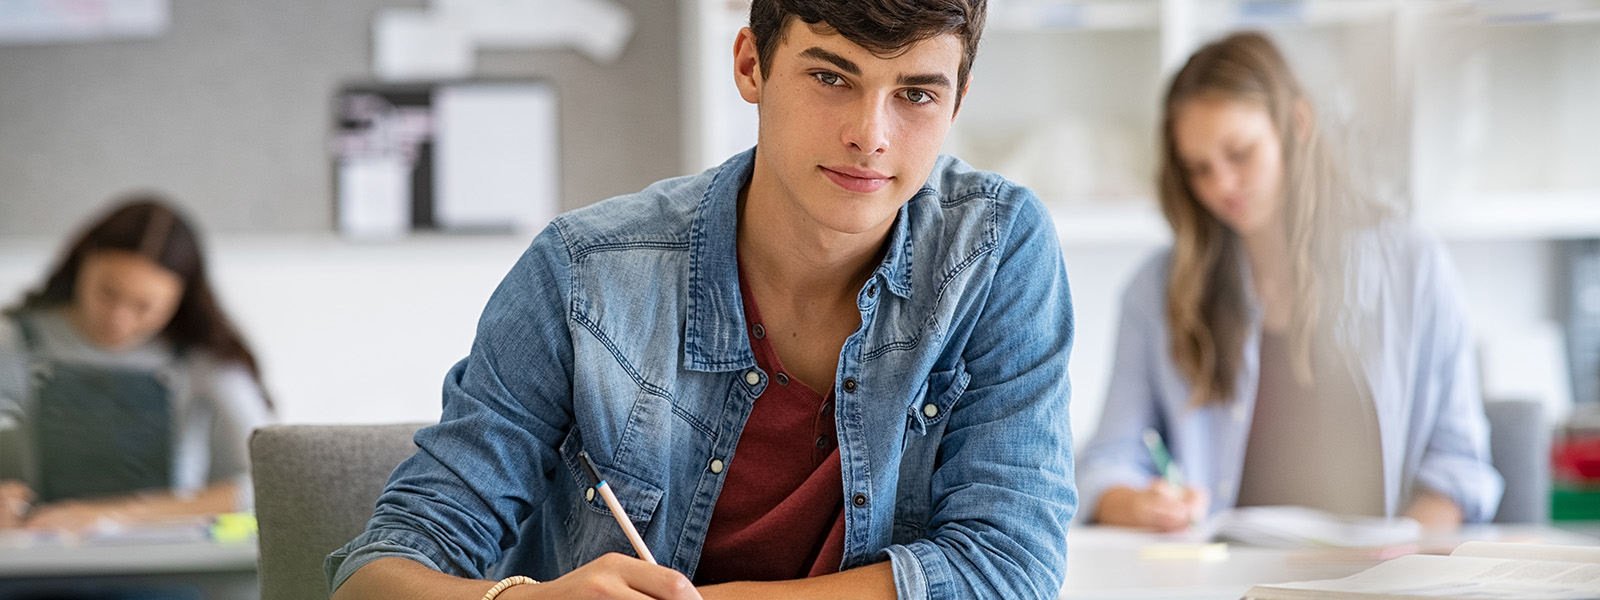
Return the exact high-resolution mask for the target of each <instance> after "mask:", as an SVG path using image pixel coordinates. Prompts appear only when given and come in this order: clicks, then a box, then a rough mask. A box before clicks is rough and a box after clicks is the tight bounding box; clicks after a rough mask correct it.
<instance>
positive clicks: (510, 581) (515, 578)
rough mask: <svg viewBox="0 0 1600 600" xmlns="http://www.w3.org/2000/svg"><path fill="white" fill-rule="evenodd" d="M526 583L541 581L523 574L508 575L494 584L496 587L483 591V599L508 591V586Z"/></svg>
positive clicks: (491, 598) (490, 599) (489, 599)
mask: <svg viewBox="0 0 1600 600" xmlns="http://www.w3.org/2000/svg"><path fill="white" fill-rule="evenodd" d="M524 583H539V582H537V581H534V580H533V578H531V577H524V576H522V575H512V576H510V577H507V578H505V579H501V580H500V583H496V584H494V587H492V588H489V591H487V592H484V593H483V600H494V599H495V597H497V596H499V595H500V592H504V591H506V589H507V588H510V587H511V586H515V585H522V584H524Z"/></svg>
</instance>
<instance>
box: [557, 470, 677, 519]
mask: <svg viewBox="0 0 1600 600" xmlns="http://www.w3.org/2000/svg"><path fill="white" fill-rule="evenodd" d="M594 468H595V470H596V471H599V473H600V477H602V478H604V479H605V482H606V487H609V488H611V493H613V494H616V496H617V503H619V504H621V505H622V510H623V511H624V512H626V513H628V520H629V521H633V522H634V523H649V522H650V518H651V517H652V516H653V515H654V514H655V512H656V505H658V504H660V503H661V494H662V492H661V488H659V487H656V486H655V485H654V484H652V483H650V482H647V481H645V480H643V479H639V478H636V477H633V476H632V475H628V474H627V473H624V472H622V471H618V470H616V469H612V468H609V467H607V466H605V465H602V464H599V463H595V465H594ZM573 475H574V476H576V477H578V481H580V482H582V483H580V484H579V487H578V489H580V490H585V492H584V498H585V500H586V504H588V506H589V510H592V511H595V512H597V513H600V514H603V515H605V516H606V517H607V518H610V516H611V507H609V506H606V501H605V498H603V497H601V496H600V494H599V493H595V494H594V496H593V497H590V496H589V494H588V492H587V490H586V488H588V487H590V486H589V484H590V483H591V482H590V481H589V475H588V474H587V473H584V471H583V466H582V465H577V470H576V472H575V473H573Z"/></svg>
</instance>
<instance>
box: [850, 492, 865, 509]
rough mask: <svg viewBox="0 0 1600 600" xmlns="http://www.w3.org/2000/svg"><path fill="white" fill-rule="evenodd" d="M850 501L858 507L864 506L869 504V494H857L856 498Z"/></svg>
mask: <svg viewBox="0 0 1600 600" xmlns="http://www.w3.org/2000/svg"><path fill="white" fill-rule="evenodd" d="M850 503H851V504H854V505H856V508H861V507H863V506H866V505H867V495H866V494H856V496H855V497H854V498H851V499H850Z"/></svg>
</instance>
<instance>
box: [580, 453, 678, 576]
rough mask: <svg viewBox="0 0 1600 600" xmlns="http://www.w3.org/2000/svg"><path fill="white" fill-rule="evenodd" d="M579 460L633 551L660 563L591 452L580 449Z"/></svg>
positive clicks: (641, 556)
mask: <svg viewBox="0 0 1600 600" xmlns="http://www.w3.org/2000/svg"><path fill="white" fill-rule="evenodd" d="M578 460H579V461H580V462H582V463H583V470H585V471H588V472H589V482H590V483H592V484H594V489H595V491H597V492H599V493H600V497H601V498H605V500H606V507H607V508H610V509H611V516H612V517H615V518H616V519H617V525H618V526H621V527H622V534H623V535H626V536H628V543H630V544H633V551H634V552H637V553H639V558H642V559H644V560H646V561H649V563H650V564H652V565H654V564H659V563H657V562H656V557H655V556H653V555H651V554H650V548H649V547H648V546H645V545H644V538H642V537H639V530H637V529H634V528H633V521H630V520H628V513H626V512H624V511H623V510H622V503H621V502H617V495H616V494H615V493H613V492H612V491H611V486H609V485H606V480H604V479H601V478H600V472H599V471H596V470H595V468H594V463H593V462H591V461H590V460H589V452H588V451H586V450H579V451H578Z"/></svg>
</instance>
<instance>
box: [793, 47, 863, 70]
mask: <svg viewBox="0 0 1600 600" xmlns="http://www.w3.org/2000/svg"><path fill="white" fill-rule="evenodd" d="M800 56H804V57H806V58H814V59H817V60H822V61H827V62H830V63H833V66H835V67H839V70H840V71H844V72H846V73H849V74H851V75H855V76H857V77H860V76H861V67H859V66H856V63H854V62H851V61H850V59H848V58H845V57H843V56H839V55H837V54H834V53H832V52H829V51H827V50H823V49H822V48H818V47H816V46H812V47H810V48H806V49H805V51H804V52H801V53H800Z"/></svg>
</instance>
